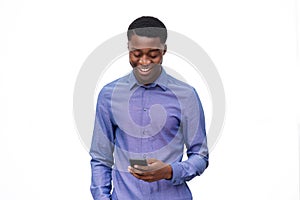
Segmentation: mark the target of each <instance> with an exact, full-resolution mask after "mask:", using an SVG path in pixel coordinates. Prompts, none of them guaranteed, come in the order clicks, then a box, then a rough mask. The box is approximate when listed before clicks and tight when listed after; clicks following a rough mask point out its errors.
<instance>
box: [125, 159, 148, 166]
mask: <svg viewBox="0 0 300 200" xmlns="http://www.w3.org/2000/svg"><path fill="white" fill-rule="evenodd" d="M129 162H130V166H131V167H133V166H134V165H141V166H147V165H148V163H147V160H146V159H129Z"/></svg>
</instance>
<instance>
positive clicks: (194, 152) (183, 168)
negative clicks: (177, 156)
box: [171, 90, 208, 185]
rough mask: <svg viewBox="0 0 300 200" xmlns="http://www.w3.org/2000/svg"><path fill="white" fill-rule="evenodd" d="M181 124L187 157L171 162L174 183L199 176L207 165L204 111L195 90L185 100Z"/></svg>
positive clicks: (177, 183) (180, 182)
mask: <svg viewBox="0 0 300 200" xmlns="http://www.w3.org/2000/svg"><path fill="white" fill-rule="evenodd" d="M181 125H182V133H183V136H184V141H185V145H186V148H187V156H188V159H187V160H186V161H182V162H175V163H172V164H171V167H172V179H171V181H172V183H173V184H174V185H179V184H182V183H183V182H185V181H189V180H191V179H192V178H194V177H195V176H199V175H200V174H202V173H203V172H204V170H205V169H206V168H207V166H208V147H207V139H206V130H205V119H204V112H203V108H202V105H201V102H200V99H199V97H198V95H197V93H196V91H195V90H194V91H193V93H192V94H191V95H190V97H189V98H187V101H186V102H185V107H184V110H183V119H182V124H181Z"/></svg>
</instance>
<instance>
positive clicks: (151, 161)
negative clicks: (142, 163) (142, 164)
mask: <svg viewBox="0 0 300 200" xmlns="http://www.w3.org/2000/svg"><path fill="white" fill-rule="evenodd" d="M156 161H157V160H156V159H155V158H148V159H147V163H148V164H152V163H155V162H156Z"/></svg>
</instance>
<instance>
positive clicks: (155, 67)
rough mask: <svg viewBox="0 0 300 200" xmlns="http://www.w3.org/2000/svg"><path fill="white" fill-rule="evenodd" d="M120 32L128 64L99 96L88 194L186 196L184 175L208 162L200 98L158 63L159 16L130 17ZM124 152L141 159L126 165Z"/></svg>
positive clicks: (161, 44)
mask: <svg viewBox="0 0 300 200" xmlns="http://www.w3.org/2000/svg"><path fill="white" fill-rule="evenodd" d="M127 36H128V49H129V61H130V64H131V66H132V68H133V70H132V72H131V73H130V74H128V75H126V76H124V77H122V78H119V79H117V80H115V81H113V82H111V83H109V84H107V85H106V86H104V87H103V88H102V90H101V92H100V93H99V96H98V101H97V107H96V118H95V125H94V133H93V139H92V145H91V149H90V155H91V157H92V159H91V167H92V183H91V193H92V195H93V197H94V199H95V200H102V199H113V200H115V199H121V200H136V199H141V200H144V199H154V200H160V199H165V200H176V199H177V200H186V199H192V194H191V192H190V190H189V188H188V186H187V184H186V181H189V180H191V179H192V178H194V177H195V176H197V175H200V174H202V173H203V171H204V170H205V169H206V167H207V166H208V149H207V143H206V132H205V121H204V113H203V109H202V106H201V102H200V100H199V97H198V95H197V93H196V91H195V89H194V88H192V87H191V86H189V85H188V84H186V83H183V82H181V81H179V80H177V79H175V78H173V77H171V76H169V75H168V74H167V73H166V72H165V70H164V69H163V67H162V66H161V64H162V61H163V56H164V55H165V53H166V51H167V46H166V44H165V42H166V39H167V29H166V27H165V25H164V24H163V23H162V22H161V21H160V20H159V19H157V18H154V17H148V16H147V17H140V18H138V19H136V20H134V21H133V22H132V23H131V24H130V26H129V28H128V31H127ZM184 145H185V146H186V149H187V156H188V159H187V160H185V161H182V156H183V148H184ZM130 159H145V160H146V162H147V163H146V165H145V164H139V163H136V164H134V163H133V164H132V165H130V162H129V160H130ZM112 186H113V190H112ZM111 190H112V191H111Z"/></svg>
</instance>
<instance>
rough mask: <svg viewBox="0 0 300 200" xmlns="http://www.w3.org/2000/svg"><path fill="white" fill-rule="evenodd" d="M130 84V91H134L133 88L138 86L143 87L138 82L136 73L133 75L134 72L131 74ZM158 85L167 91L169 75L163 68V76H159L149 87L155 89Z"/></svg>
mask: <svg viewBox="0 0 300 200" xmlns="http://www.w3.org/2000/svg"><path fill="white" fill-rule="evenodd" d="M128 83H129V90H132V89H133V88H135V87H138V86H142V85H141V84H139V83H138V81H137V80H136V78H135V76H134V73H133V70H132V71H131V73H130V74H129V77H128ZM156 85H158V86H159V87H160V88H161V89H163V90H164V91H166V90H167V85H168V75H167V73H166V71H165V70H164V69H163V68H162V71H161V74H160V75H159V77H158V78H157V79H156V81H154V83H152V84H151V85H150V86H149V87H155V86H156Z"/></svg>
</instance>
